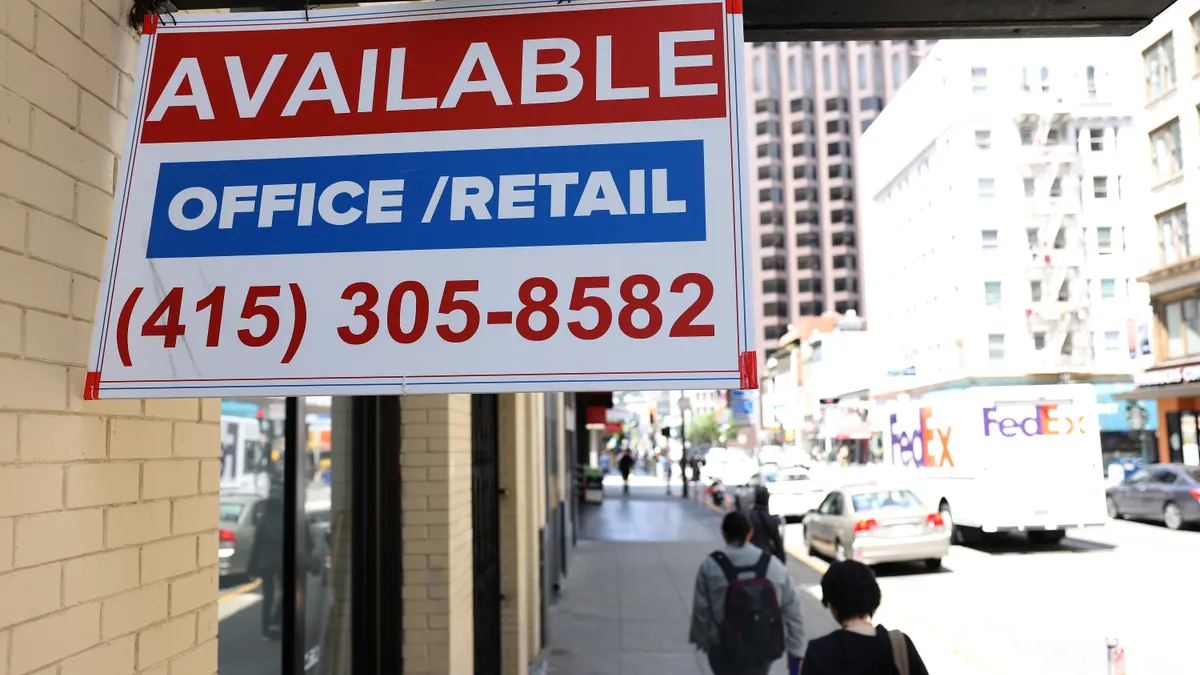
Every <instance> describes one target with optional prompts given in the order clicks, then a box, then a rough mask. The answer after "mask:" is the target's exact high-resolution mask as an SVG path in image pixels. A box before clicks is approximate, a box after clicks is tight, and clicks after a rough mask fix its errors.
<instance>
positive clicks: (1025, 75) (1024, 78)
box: [1021, 66, 1029, 94]
mask: <svg viewBox="0 0 1200 675" xmlns="http://www.w3.org/2000/svg"><path fill="white" fill-rule="evenodd" d="M1021 91H1022V92H1024V93H1026V94H1028V93H1029V66H1021Z"/></svg>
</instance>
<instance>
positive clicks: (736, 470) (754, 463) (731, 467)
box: [703, 447, 759, 487]
mask: <svg viewBox="0 0 1200 675" xmlns="http://www.w3.org/2000/svg"><path fill="white" fill-rule="evenodd" d="M758 472H759V467H758V458H757V457H756V456H755V454H754V451H753V450H747V449H746V448H737V447H734V448H713V449H711V450H709V451H708V455H707V456H706V457H705V458H704V468H703V475H704V478H705V479H706V481H707V482H709V483H711V482H712V481H714V480H719V481H721V483H722V484H723V485H725V486H727V487H736V486H739V485H749V484H750V480H751V479H753V478H754V476H756V475H758Z"/></svg>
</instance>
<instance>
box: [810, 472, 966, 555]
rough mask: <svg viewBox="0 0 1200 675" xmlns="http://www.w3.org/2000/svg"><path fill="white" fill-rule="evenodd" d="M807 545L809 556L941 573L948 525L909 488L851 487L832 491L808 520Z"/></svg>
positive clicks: (945, 553) (872, 485) (946, 549)
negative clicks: (917, 564)
mask: <svg viewBox="0 0 1200 675" xmlns="http://www.w3.org/2000/svg"><path fill="white" fill-rule="evenodd" d="M804 543H805V546H806V547H807V549H808V552H809V555H813V554H817V553H820V554H823V555H826V556H829V557H832V558H834V559H835V560H857V561H859V562H862V563H865V564H868V565H874V564H876V563H884V562H909V561H924V563H925V566H926V567H928V568H929V569H938V568H940V567H941V566H942V558H944V557H945V556H946V555H947V554H948V553H949V552H950V527H949V525H948V523H946V522H944V521H943V520H942V514H940V513H938V510H937V509H934V508H930V507H928V506H926V505H925V504H924V503H922V502H921V500H920V499H918V498H917V496H916V495H915V494H913V493H912V491H910V490H908V489H905V488H897V487H889V486H883V485H875V484H870V485H852V486H845V487H842V488H840V489H838V490H834V491H832V492H830V493H829V495H828V496H827V497H825V500H824V501H822V502H821V505H820V506H818V507H817V510H816V511H814V512H812V513H810V514H809V515H808V516H807V517H806V518H805V519H804Z"/></svg>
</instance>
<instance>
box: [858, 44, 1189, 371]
mask: <svg viewBox="0 0 1200 675" xmlns="http://www.w3.org/2000/svg"><path fill="white" fill-rule="evenodd" d="M1127 52H1128V44H1127V42H1126V41H1124V40H1122V39H1115V38H1113V39H1109V38H1099V39H1072V40H1019V41H1018V40H964V41H954V42H942V43H939V44H938V45H937V46H936V47H935V48H934V49H933V50H932V51H931V52H930V54H929V56H928V58H927V59H926V61H925V63H924V65H922V66H921V67H920V68H919V69H918V70H917V72H916V74H915V75H914V76H913V77H912V79H910V80H909V82H908V84H906V85H905V87H904V90H903V91H902V92H900V94H899V95H898V96H897V97H896V98H895V100H894V101H893V102H892V103H891V105H890V106H889V107H888V109H887V111H886V112H884V113H883V115H881V116H880V117H879V118H878V119H877V120H876V121H875V124H874V125H872V127H871V130H870V131H869V132H868V133H867V134H866V135H865V136H864V138H863V140H862V155H861V157H860V159H861V161H862V166H863V176H862V185H863V189H864V194H863V196H862V197H863V202H864V210H865V214H864V222H865V223H866V227H865V232H864V238H865V242H866V249H865V251H864V254H865V257H866V263H867V270H868V272H867V274H868V278H867V288H868V292H869V294H870V306H871V308H872V313H871V317H870V318H871V330H872V332H873V333H875V334H876V338H877V339H876V346H877V348H879V349H880V350H881V351H882V352H884V353H883V355H884V356H885V357H886V358H889V359H891V360H892V361H891V363H889V364H888V367H889V368H895V369H900V368H905V369H908V368H913V369H915V374H916V377H915V379H911V378H910V379H911V382H914V383H916V384H914V385H913V386H918V385H919V386H921V387H928V386H937V385H936V383H951V382H955V381H961V380H962V379H963V378H1023V377H1026V376H1030V375H1042V376H1046V377H1049V378H1054V377H1056V376H1059V375H1061V374H1063V373H1071V374H1072V375H1073V376H1076V377H1079V378H1083V379H1088V378H1091V377H1092V376H1094V375H1098V374H1107V375H1123V376H1124V377H1125V378H1128V376H1129V374H1130V373H1131V372H1132V371H1133V370H1134V367H1135V362H1134V360H1133V359H1132V358H1131V349H1130V340H1131V339H1133V338H1134V337H1135V335H1134V334H1133V333H1134V331H1132V330H1131V329H1130V327H1131V325H1133V326H1136V325H1137V323H1138V322H1140V321H1144V320H1145V319H1146V318H1147V317H1148V316H1149V306H1148V294H1147V289H1146V286H1145V284H1142V283H1139V282H1138V281H1137V277H1138V275H1139V274H1141V273H1143V272H1144V271H1145V270H1146V269H1147V267H1148V266H1149V253H1150V252H1151V250H1150V246H1149V245H1148V244H1147V242H1146V241H1145V240H1146V239H1147V237H1146V236H1142V235H1143V233H1146V232H1147V231H1146V230H1143V229H1140V225H1139V223H1138V220H1137V214H1138V213H1139V207H1140V203H1141V196H1142V186H1141V181H1142V178H1143V176H1144V174H1145V173H1146V172H1145V171H1144V170H1143V167H1144V162H1143V161H1141V158H1142V153H1143V149H1144V148H1143V140H1142V138H1141V136H1140V135H1139V134H1138V133H1137V132H1136V131H1135V128H1134V124H1133V117H1132V116H1133V114H1134V113H1135V112H1136V110H1137V101H1136V100H1135V98H1136V97H1134V96H1132V95H1131V94H1132V93H1133V92H1135V91H1137V90H1138V86H1137V80H1136V74H1135V73H1134V71H1133V69H1132V68H1131V67H1130V65H1131V64H1130V63H1129V59H1128V57H1127ZM1193 116H1194V113H1193Z"/></svg>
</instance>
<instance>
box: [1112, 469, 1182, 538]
mask: <svg viewBox="0 0 1200 675" xmlns="http://www.w3.org/2000/svg"><path fill="white" fill-rule="evenodd" d="M1105 503H1106V504H1107V506H1108V517H1109V518H1142V519H1146V520H1155V521H1161V522H1162V523H1163V524H1165V525H1166V526H1167V527H1169V528H1171V529H1172V530H1178V529H1180V528H1181V527H1184V526H1185V525H1188V524H1194V523H1200V467H1196V466H1187V465H1184V464H1151V465H1149V466H1147V467H1146V468H1144V469H1141V470H1139V471H1136V472H1134V474H1133V475H1132V476H1130V477H1129V479H1128V480H1125V481H1123V482H1122V483H1120V484H1119V485H1113V486H1112V487H1110V488H1108V490H1107V491H1106V497H1105Z"/></svg>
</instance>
